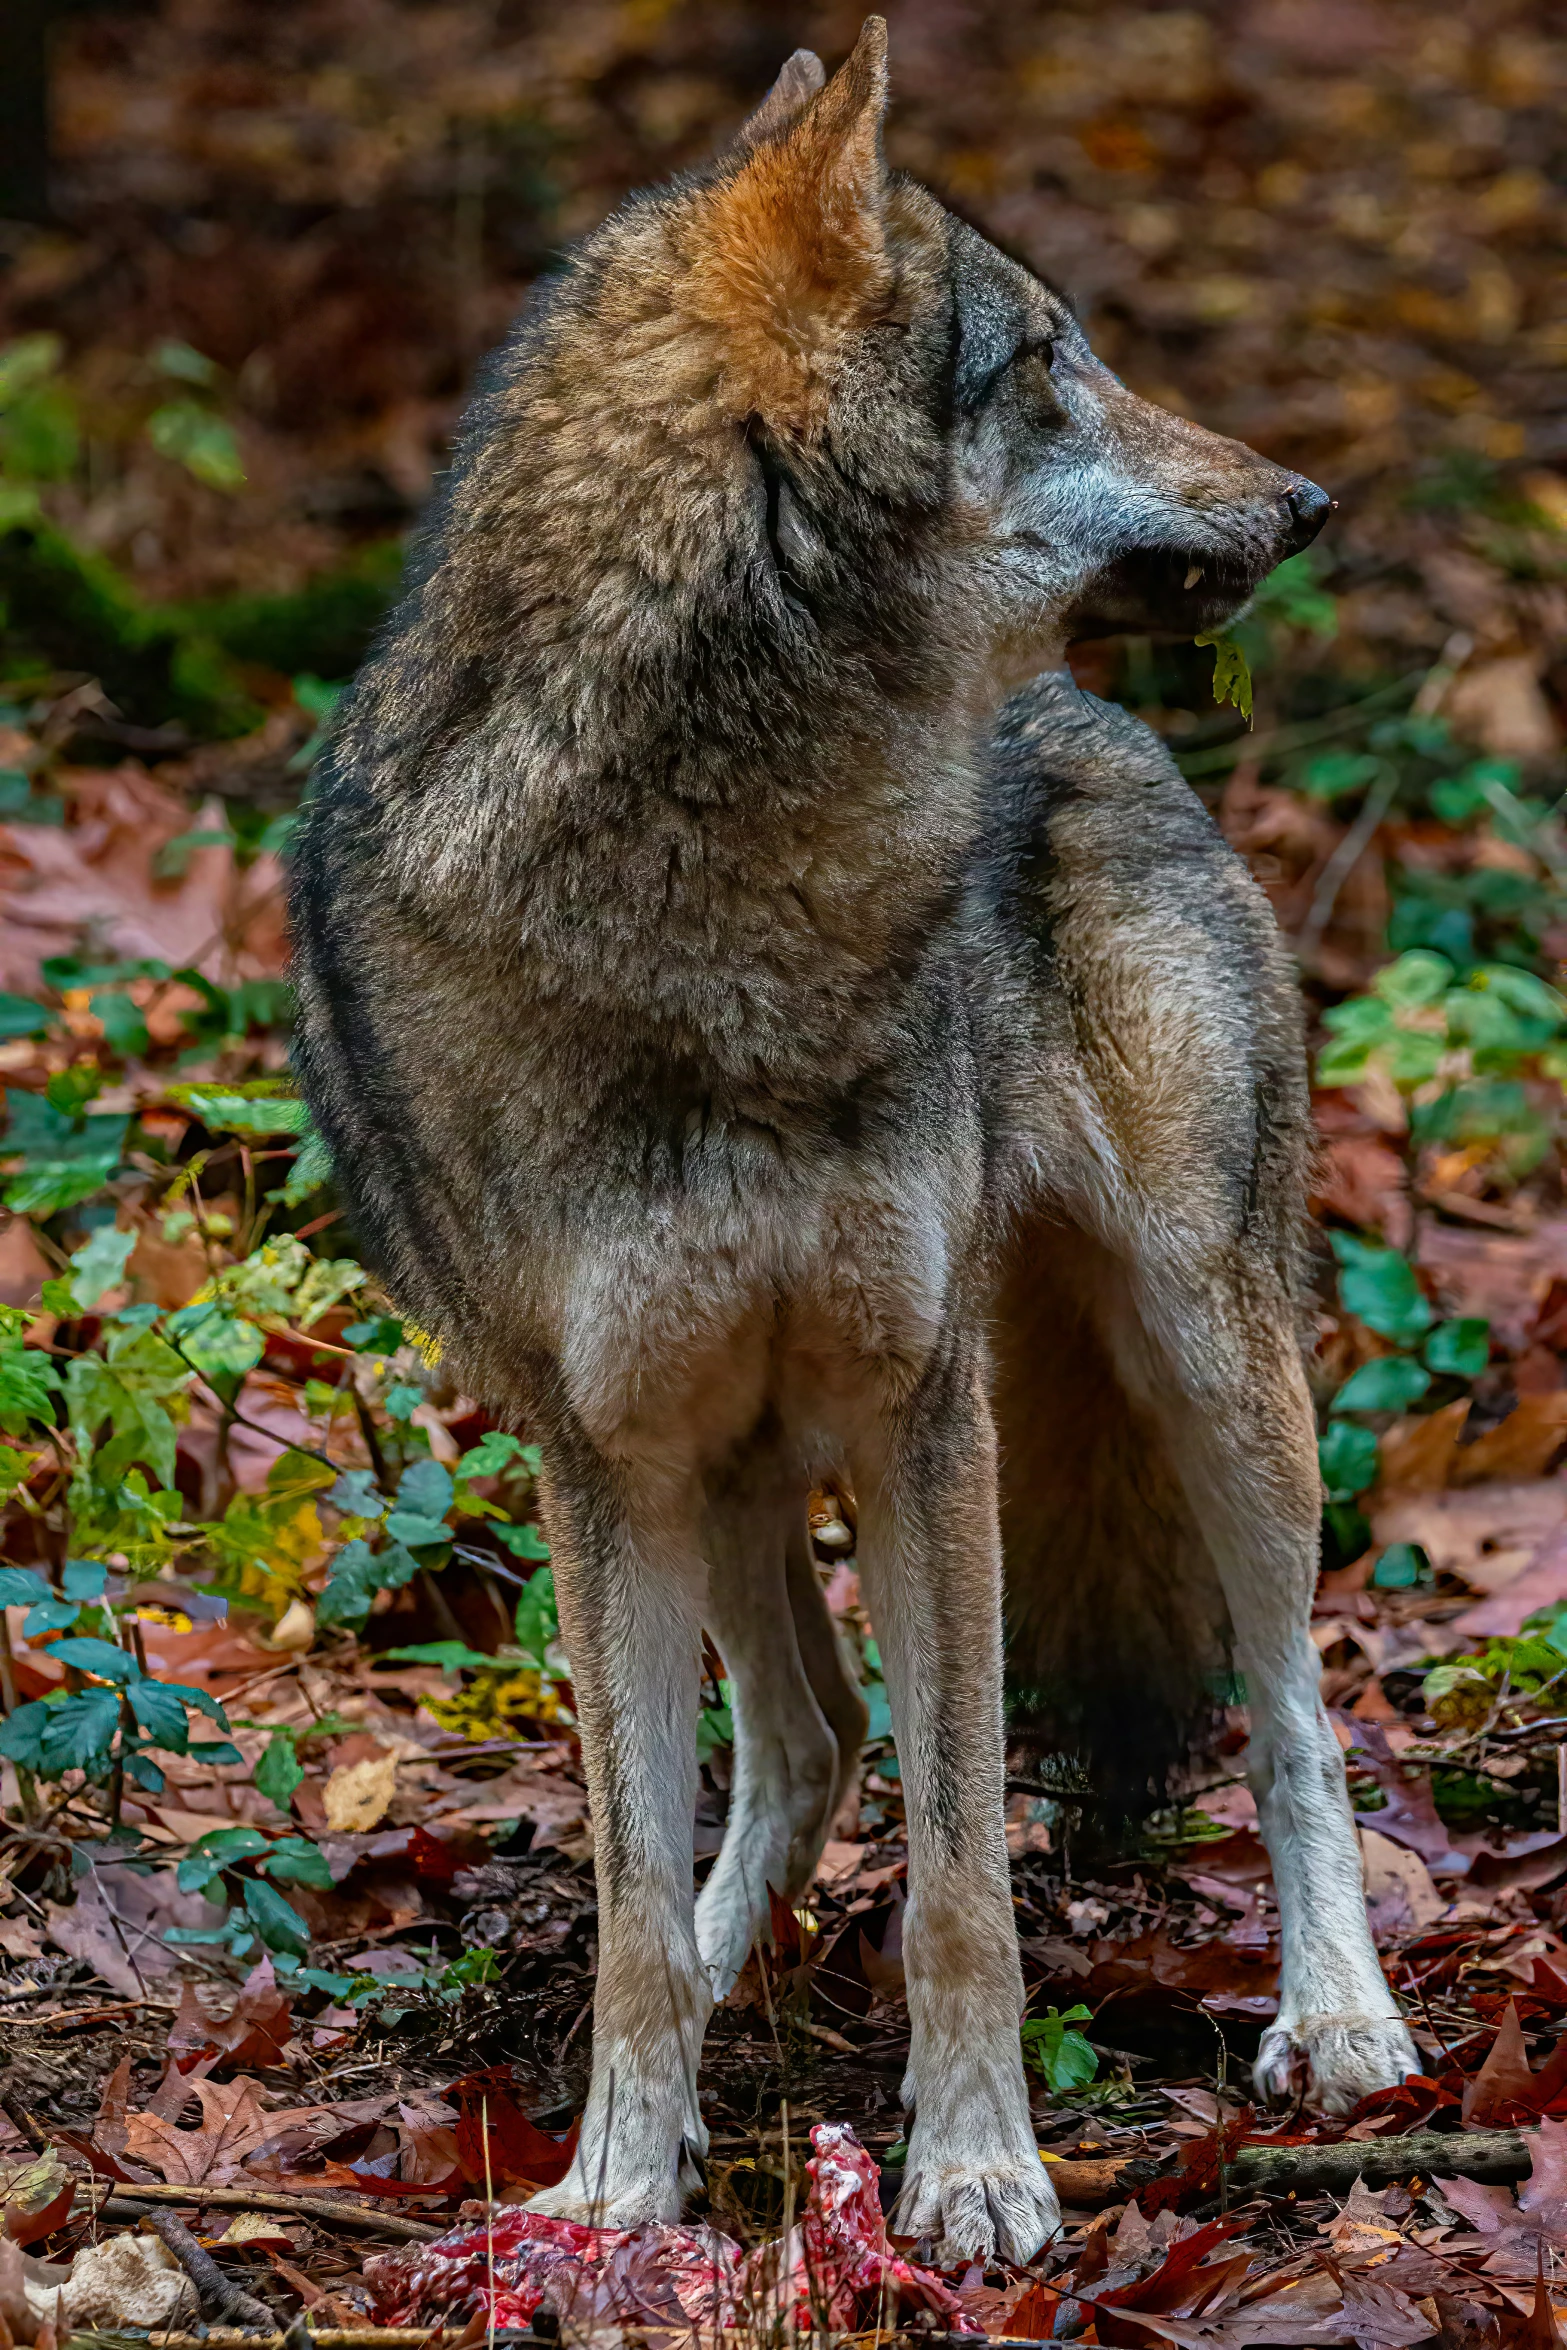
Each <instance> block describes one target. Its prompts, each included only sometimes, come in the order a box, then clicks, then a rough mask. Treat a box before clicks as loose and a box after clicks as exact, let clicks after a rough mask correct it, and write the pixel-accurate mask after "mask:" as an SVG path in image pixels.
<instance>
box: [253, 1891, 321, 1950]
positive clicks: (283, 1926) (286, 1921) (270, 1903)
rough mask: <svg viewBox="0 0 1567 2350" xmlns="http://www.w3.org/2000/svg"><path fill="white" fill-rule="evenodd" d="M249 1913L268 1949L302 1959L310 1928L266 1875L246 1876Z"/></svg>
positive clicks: (308, 1945)
mask: <svg viewBox="0 0 1567 2350" xmlns="http://www.w3.org/2000/svg"><path fill="white" fill-rule="evenodd" d="M244 1902H245V1909H246V1913H247V1915H248V1916H249V1918H250V1922H251V1924H252V1925H253V1926H254V1927H255V1929H256V1932H257V1933H258V1934H259V1935H260V1936H261V1939H262V1941H263V1942H264V1943H265V1944H266V1946H267V1948H268V1949H269V1950H283V1951H288V1952H290V1953H291V1954H292V1955H293V1956H294V1957H295V1958H303V1957H304V1956H305V1954H306V1952H307V1951H308V1950H309V1948H310V1928H309V1927H308V1926H307V1925H306V1923H305V1921H304V1919H303V1918H302V1917H301V1916H300V1914H299V1912H298V1910H297V1909H295V1907H294V1906H293V1904H292V1902H288V1901H285V1900H284V1899H283V1896H282V1894H281V1893H279V1892H278V1891H277V1890H276V1888H275V1887H273V1886H271V1885H269V1884H268V1883H267V1882H266V1880H265V1878H263V1877H247V1878H246V1879H245V1889H244Z"/></svg>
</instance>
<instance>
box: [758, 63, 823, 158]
mask: <svg viewBox="0 0 1567 2350" xmlns="http://www.w3.org/2000/svg"><path fill="white" fill-rule="evenodd" d="M826 79H827V68H826V67H825V66H824V65H823V63H822V61H821V59H820V58H819V57H818V56H817V54H816V52H815V50H814V49H796V51H795V53H794V55H793V56H792V57H786V58H785V59H784V62H783V65H782V66H781V67H780V69H779V74H778V79H777V80H776V81H775V82H774V84H773V86H772V88H771V89H770V90H769V91H768V93H767V95H766V97H765V98H764V99H763V100H762V103H761V105H760V106H758V108H757V109H756V112H755V113H754V114H749V115H747V116H746V119H745V121H744V122H743V123H742V124H741V125H740V128H739V131H738V132H737V134H736V136H735V145H736V146H737V147H760V146H761V145H762V144H763V143H764V141H766V140H768V139H776V138H777V137H778V135H779V133H780V132H782V131H786V130H788V128H789V126H790V124H791V123H793V122H795V121H797V120H798V119H799V117H800V116H801V115H802V114H803V113H804V112H805V109H806V108H807V106H809V104H810V103H811V100H812V99H813V98H814V97H815V95H816V93H817V91H818V90H819V89H820V88H821V87H822V85H823V83H824V82H825V81H826Z"/></svg>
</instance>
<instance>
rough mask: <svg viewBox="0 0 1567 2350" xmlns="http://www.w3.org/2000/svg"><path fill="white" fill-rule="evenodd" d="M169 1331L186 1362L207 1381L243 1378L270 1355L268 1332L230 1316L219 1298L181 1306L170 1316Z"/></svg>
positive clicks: (237, 1316)
mask: <svg viewBox="0 0 1567 2350" xmlns="http://www.w3.org/2000/svg"><path fill="white" fill-rule="evenodd" d="M167 1328H168V1331H169V1334H170V1336H171V1337H173V1338H176V1339H178V1341H179V1346H180V1352H181V1353H182V1354H183V1355H184V1357H185V1359H186V1360H187V1362H190V1363H192V1364H194V1366H195V1368H196V1369H197V1370H198V1371H200V1372H201V1374H202V1376H203V1377H204V1378H207V1379H220V1378H224V1377H228V1378H242V1377H243V1376H244V1374H245V1372H247V1371H253V1370H254V1369H255V1367H256V1365H257V1363H259V1362H260V1360H261V1358H262V1356H263V1355H264V1354H265V1353H266V1351H267V1341H266V1334H265V1332H264V1331H261V1330H258V1329H257V1328H256V1325H255V1323H254V1322H246V1321H242V1320H241V1318H240V1317H239V1315H238V1314H231V1313H228V1312H227V1311H226V1310H225V1309H224V1307H222V1306H221V1305H220V1304H219V1303H218V1301H217V1300H216V1298H203V1299H202V1300H201V1301H200V1303H199V1304H194V1303H193V1304H191V1305H188V1306H181V1307H180V1309H179V1311H178V1312H177V1313H173V1314H170V1316H169V1318H168V1323H167Z"/></svg>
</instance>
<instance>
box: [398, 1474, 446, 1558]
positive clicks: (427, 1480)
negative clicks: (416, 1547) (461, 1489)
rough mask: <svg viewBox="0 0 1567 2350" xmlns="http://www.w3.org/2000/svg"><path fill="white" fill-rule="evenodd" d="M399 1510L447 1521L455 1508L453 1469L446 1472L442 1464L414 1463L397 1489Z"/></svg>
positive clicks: (403, 1475)
mask: <svg viewBox="0 0 1567 2350" xmlns="http://www.w3.org/2000/svg"><path fill="white" fill-rule="evenodd" d="M397 1506H398V1508H399V1509H400V1510H412V1511H414V1512H416V1513H417V1514H418V1515H419V1516H421V1517H426V1518H444V1517H445V1515H446V1513H447V1511H448V1510H449V1509H450V1508H451V1506H452V1474H451V1471H450V1469H445V1468H443V1467H442V1466H441V1464H440V1462H439V1461H433V1460H420V1461H414V1462H413V1463H412V1464H411V1466H410V1467H408V1468H406V1469H405V1470H404V1471H403V1474H402V1479H401V1482H400V1483H399V1485H398V1488H397ZM406 1539H407V1538H406V1537H405V1540H406Z"/></svg>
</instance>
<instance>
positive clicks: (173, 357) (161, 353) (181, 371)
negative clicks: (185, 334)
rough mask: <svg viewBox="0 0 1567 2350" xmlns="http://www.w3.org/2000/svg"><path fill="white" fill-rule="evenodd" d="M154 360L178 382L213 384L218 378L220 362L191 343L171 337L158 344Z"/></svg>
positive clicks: (163, 371)
mask: <svg viewBox="0 0 1567 2350" xmlns="http://www.w3.org/2000/svg"><path fill="white" fill-rule="evenodd" d="M153 362H154V364H155V365H156V366H157V367H158V368H159V369H160V370H161V372H162V373H163V374H164V375H172V376H173V377H174V379H175V381H176V383H182V384H213V383H216V382H217V380H218V363H217V361H216V360H215V359H209V358H207V356H206V355H205V353H204V352H201V351H197V350H194V349H192V347H191V345H190V344H189V343H180V342H176V341H174V340H173V339H172V338H170V339H169V340H168V341H166V342H162V343H160V344H159V345H158V348H157V350H156V351H155V352H154V353H153Z"/></svg>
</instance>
